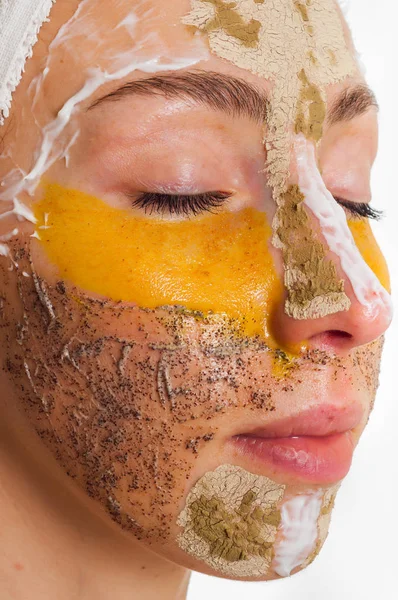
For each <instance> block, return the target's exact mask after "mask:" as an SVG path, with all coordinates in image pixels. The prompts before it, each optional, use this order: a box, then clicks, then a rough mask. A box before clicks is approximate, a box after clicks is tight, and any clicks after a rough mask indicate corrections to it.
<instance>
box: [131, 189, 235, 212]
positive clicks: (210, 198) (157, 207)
mask: <svg viewBox="0 0 398 600" xmlns="http://www.w3.org/2000/svg"><path fill="white" fill-rule="evenodd" d="M231 196H232V194H230V193H228V192H206V193H204V194H194V195H183V194H182V195H179V194H158V193H154V192H142V193H141V194H140V195H139V196H138V198H135V199H134V200H133V202H132V206H133V207H136V208H140V209H142V210H144V211H145V212H146V213H149V214H152V213H154V212H156V213H160V214H162V215H164V214H170V215H183V216H186V217H188V216H190V215H193V216H196V215H198V214H200V213H203V212H210V213H214V212H215V210H216V209H217V208H220V207H221V206H222V205H223V204H224V202H225V201H226V200H227V199H228V198H230V197H231Z"/></svg>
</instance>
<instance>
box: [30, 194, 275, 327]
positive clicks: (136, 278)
mask: <svg viewBox="0 0 398 600" xmlns="http://www.w3.org/2000/svg"><path fill="white" fill-rule="evenodd" d="M35 216H36V218H37V220H38V222H37V233H38V234H39V236H40V240H41V244H42V246H43V248H44V249H45V251H46V253H47V255H48V258H49V259H50V260H51V261H52V262H53V263H54V264H55V265H56V266H57V267H58V268H59V274H60V277H62V278H64V279H66V280H69V281H71V282H72V283H73V284H75V285H76V286H78V287H81V288H83V289H85V290H87V291H90V292H96V293H98V294H101V295H103V296H106V297H108V298H111V299H113V300H123V301H127V302H134V303H135V304H137V305H138V306H140V307H143V308H156V307H159V306H163V305H183V306H184V307H185V308H187V309H191V310H198V311H203V312H207V311H212V312H214V313H217V314H221V313H224V314H226V315H227V316H228V317H231V318H232V319H236V321H237V324H238V325H239V326H240V327H241V328H242V332H243V333H244V334H246V335H256V334H258V335H260V336H261V337H262V338H264V337H265V338H267V336H268V332H267V321H268V319H269V317H270V315H271V313H272V310H273V307H274V306H275V305H276V303H277V302H278V301H280V299H281V297H282V293H283V286H282V283H281V281H280V277H279V276H278V275H277V273H276V270H275V267H274V261H273V257H272V255H271V252H270V238H271V235H272V231H271V228H270V226H269V224H268V222H267V218H266V215H265V214H264V213H262V212H259V211H256V210H254V209H252V208H246V209H244V210H241V211H239V212H224V213H219V214H205V215H203V216H199V217H195V219H192V220H184V221H166V220H163V219H160V218H159V219H156V218H153V217H151V218H148V217H145V216H142V217H141V216H139V217H137V216H133V215H132V214H131V213H130V212H129V211H128V210H120V209H116V208H113V207H110V206H109V205H107V204H106V203H105V202H103V201H101V200H99V199H97V198H95V197H92V196H89V195H87V194H84V193H82V192H79V191H75V190H70V189H64V188H62V187H60V186H59V185H47V186H46V190H45V195H44V198H43V200H41V201H40V202H39V203H38V204H37V205H36V207H35ZM43 226H44V227H45V228H43Z"/></svg>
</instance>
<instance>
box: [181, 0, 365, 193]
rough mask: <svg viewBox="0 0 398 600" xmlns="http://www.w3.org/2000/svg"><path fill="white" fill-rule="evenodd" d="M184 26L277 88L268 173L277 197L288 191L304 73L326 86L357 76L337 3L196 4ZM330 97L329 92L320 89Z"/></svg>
mask: <svg viewBox="0 0 398 600" xmlns="http://www.w3.org/2000/svg"><path fill="white" fill-rule="evenodd" d="M191 4H192V11H191V13H190V14H189V15H187V16H186V17H185V18H184V19H183V22H184V23H185V24H189V25H193V26H195V27H197V28H198V29H200V30H201V31H203V32H207V34H208V37H209V43H210V47H211V50H212V51H213V52H214V53H216V54H217V55H218V56H220V57H222V58H224V59H226V60H228V61H230V62H232V63H233V64H235V65H236V66H238V67H241V68H243V69H247V70H249V71H251V72H252V73H254V74H256V75H259V76H261V77H264V78H265V79H267V80H270V82H271V83H272V84H273V88H272V91H271V94H270V106H269V114H268V119H267V126H268V127H267V142H266V147H267V150H268V159H267V161H268V164H267V168H268V173H269V182H270V185H271V186H272V187H273V188H274V194H275V198H276V199H277V198H278V197H279V195H280V193H282V192H283V191H285V187H286V181H287V178H288V175H289V165H290V152H289V149H290V133H291V128H292V124H293V123H294V121H295V117H296V111H297V108H298V101H299V97H300V92H301V87H302V81H301V80H300V78H299V74H300V72H301V71H302V70H304V71H305V73H306V76H307V78H308V80H309V81H311V82H312V83H314V84H316V85H318V86H320V87H322V88H324V87H325V86H326V85H329V84H332V83H336V82H338V81H341V80H342V79H344V78H345V77H347V76H348V75H350V74H351V73H353V72H354V70H355V63H354V60H353V58H352V56H351V54H350V52H349V50H348V48H347V45H346V41H345V39H344V32H343V27H342V22H341V19H340V15H339V13H338V10H337V8H336V5H335V3H334V2H333V0H302V1H301V2H295V1H294V0H236V1H235V2H227V1H225V2H223V1H222V0H191ZM321 93H322V96H323V98H324V99H325V93H324V90H323V91H321Z"/></svg>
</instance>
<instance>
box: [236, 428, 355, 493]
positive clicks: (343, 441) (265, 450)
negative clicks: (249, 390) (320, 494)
mask: <svg viewBox="0 0 398 600" xmlns="http://www.w3.org/2000/svg"><path fill="white" fill-rule="evenodd" d="M233 446H234V448H235V449H236V451H237V452H238V454H239V455H240V456H241V457H243V458H244V459H245V460H249V461H250V462H251V463H253V462H254V463H257V464H261V468H263V467H266V470H267V472H268V473H270V474H271V473H272V472H277V473H278V474H281V473H286V474H288V475H290V476H293V478H295V479H298V480H300V481H303V482H304V481H305V482H308V483H313V484H315V483H316V484H328V483H335V482H337V481H339V480H341V479H343V478H344V477H345V476H346V475H347V473H348V471H349V470H350V466H351V462H352V456H353V452H354V443H353V439H352V435H351V432H350V431H346V432H344V433H335V434H333V435H328V436H299V437H288V438H268V439H267V438H258V437H252V436H236V437H235V438H234V439H233Z"/></svg>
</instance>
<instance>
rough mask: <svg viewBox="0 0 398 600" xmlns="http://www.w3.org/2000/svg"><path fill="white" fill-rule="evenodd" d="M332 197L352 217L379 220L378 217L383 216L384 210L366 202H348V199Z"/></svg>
mask: <svg viewBox="0 0 398 600" xmlns="http://www.w3.org/2000/svg"><path fill="white" fill-rule="evenodd" d="M334 199H335V200H336V202H337V203H338V204H340V206H342V207H343V208H345V209H346V210H347V211H348V213H349V214H350V215H351V216H353V217H354V218H357V219H373V220H375V221H380V219H382V218H383V217H384V212H383V211H382V210H376V209H375V208H373V207H372V206H370V204H367V203H366V202H350V201H349V200H344V199H343V198H336V197H335V198H334Z"/></svg>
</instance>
